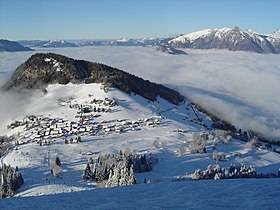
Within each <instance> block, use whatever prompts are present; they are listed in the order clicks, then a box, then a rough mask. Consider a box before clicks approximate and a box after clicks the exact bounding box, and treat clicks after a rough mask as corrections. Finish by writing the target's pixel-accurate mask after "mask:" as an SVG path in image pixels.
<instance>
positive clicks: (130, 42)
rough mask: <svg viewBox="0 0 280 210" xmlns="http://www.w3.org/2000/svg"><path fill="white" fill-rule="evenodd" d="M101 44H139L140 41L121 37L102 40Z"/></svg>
mask: <svg viewBox="0 0 280 210" xmlns="http://www.w3.org/2000/svg"><path fill="white" fill-rule="evenodd" d="M103 45H109V46H141V45H142V43H141V42H139V41H137V40H135V39H130V38H121V39H118V40H114V41H111V42H104V43H103Z"/></svg>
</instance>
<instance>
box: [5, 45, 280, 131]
mask: <svg viewBox="0 0 280 210" xmlns="http://www.w3.org/2000/svg"><path fill="white" fill-rule="evenodd" d="M44 51H46V49H44ZM51 51H53V52H56V53H61V54H64V55H67V56H70V57H73V58H76V59H85V60H90V61H95V62H100V63H104V64H108V65H111V66H113V67H117V68H120V69H122V70H125V71H128V72H130V73H133V74H135V75H138V76H140V77H143V78H145V79H149V80H151V81H155V82H157V83H162V84H166V85H169V86H172V87H175V88H177V89H178V90H180V91H181V92H182V93H183V94H185V95H186V96H188V97H190V98H191V99H192V100H193V101H195V102H197V103H199V104H200V105H201V106H203V107H206V108H207V109H209V110H210V111H213V112H215V113H216V114H218V115H219V116H220V117H222V118H223V119H225V120H228V121H230V122H232V123H234V124H235V125H236V126H237V127H240V128H243V129H250V130H255V131H258V132H262V133H263V134H265V135H266V136H269V137H280V126H279V125H280V97H279V96H278V95H279V90H280V82H279V81H280V59H279V58H280V55H273V54H256V53H248V52H229V51H226V50H187V53H188V55H186V56H183V55H178V56H173V55H168V54H163V53H160V52H156V51H155V50H154V49H152V48H145V47H83V48H75V49H71V48H64V49H51ZM31 53H35V52H29V53H17V54H5V55H3V54H2V55H1V54H0V71H3V70H2V69H7V70H8V71H11V70H12V69H15V68H16V67H17V66H18V65H19V64H20V63H21V62H23V61H24V60H25V59H27V58H28V57H29V56H30V55H31ZM15 55H16V56H15ZM0 77H2V78H3V75H2V74H1V75H0ZM0 81H1V80H0ZM1 101H2V99H1Z"/></svg>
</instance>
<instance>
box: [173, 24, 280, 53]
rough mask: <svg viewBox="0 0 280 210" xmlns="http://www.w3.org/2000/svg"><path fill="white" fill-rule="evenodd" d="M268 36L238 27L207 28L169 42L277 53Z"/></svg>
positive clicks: (181, 44) (176, 45)
mask: <svg viewBox="0 0 280 210" xmlns="http://www.w3.org/2000/svg"><path fill="white" fill-rule="evenodd" d="M268 38H269V37H268V36H265V35H262V34H259V33H257V32H254V31H252V30H247V31H243V30H241V29H240V28H238V27H235V28H220V29H205V30H201V31H197V32H193V33H189V34H183V35H181V36H178V37H175V38H174V39H171V40H170V41H168V44H169V45H171V46H174V47H180V48H194V49H228V50H232V51H251V52H258V53H276V50H275V48H274V46H273V45H272V44H271V43H270V41H269V39H268Z"/></svg>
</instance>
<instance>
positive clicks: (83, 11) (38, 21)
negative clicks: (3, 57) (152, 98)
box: [0, 0, 280, 40]
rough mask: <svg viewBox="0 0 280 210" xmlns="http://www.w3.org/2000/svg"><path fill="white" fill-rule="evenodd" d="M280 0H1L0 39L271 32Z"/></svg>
mask: <svg viewBox="0 0 280 210" xmlns="http://www.w3.org/2000/svg"><path fill="white" fill-rule="evenodd" d="M279 20H280V0H0V39H1V38H2V39H3V38H4V39H10V40H21V39H46V40H48V39H109V38H121V37H130V38H142V37H168V36H171V35H175V34H182V33H187V32H193V31H196V30H200V29H205V28H220V27H234V26H239V27H240V28H242V29H247V28H250V29H253V30H255V31H258V32H260V33H265V34H269V33H272V32H273V31H275V30H276V29H277V28H279V27H280V21H279Z"/></svg>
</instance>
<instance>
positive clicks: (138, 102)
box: [0, 47, 280, 209]
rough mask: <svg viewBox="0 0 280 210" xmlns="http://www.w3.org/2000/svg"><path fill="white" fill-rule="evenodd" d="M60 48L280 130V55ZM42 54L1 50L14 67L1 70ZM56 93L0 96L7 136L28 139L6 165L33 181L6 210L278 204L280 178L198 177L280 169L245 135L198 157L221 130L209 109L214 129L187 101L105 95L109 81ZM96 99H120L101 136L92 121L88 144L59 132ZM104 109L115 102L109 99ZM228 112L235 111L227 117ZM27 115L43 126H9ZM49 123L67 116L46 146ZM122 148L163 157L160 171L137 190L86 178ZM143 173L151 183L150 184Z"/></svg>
mask: <svg viewBox="0 0 280 210" xmlns="http://www.w3.org/2000/svg"><path fill="white" fill-rule="evenodd" d="M39 51H40V52H45V51H43V50H39ZM51 51H53V52H56V53H61V54H64V55H67V56H70V57H73V58H79V59H85V60H91V61H97V62H101V63H105V64H109V65H111V66H114V67H118V68H121V69H123V70H126V71H129V72H131V73H134V74H136V75H139V76H141V77H143V78H145V79H150V80H151V81H156V82H159V83H165V84H168V85H169V86H173V87H176V88H177V89H178V90H180V91H181V92H182V93H185V94H186V95H188V96H189V97H191V98H192V100H194V101H197V102H201V104H202V105H203V104H205V103H206V102H207V103H208V105H209V106H210V107H212V108H213V111H217V112H219V111H221V112H222V114H223V116H224V117H225V118H227V117H229V119H239V118H238V117H241V115H243V118H240V119H239V120H240V123H241V121H244V122H242V123H244V124H245V123H247V126H249V123H248V121H246V120H251V121H250V122H252V123H253V122H254V119H255V118H258V117H259V118H261V120H260V121H257V120H256V119H255V120H256V121H255V122H254V125H255V126H256V127H254V128H255V129H257V128H258V126H260V128H261V129H263V130H266V129H270V130H269V131H271V132H272V134H269V135H271V136H274V137H276V138H277V137H279V136H280V135H278V132H279V124H277V122H278V120H279V116H280V111H279V110H278V109H277V108H276V105H277V104H278V105H279V104H280V103H279V101H278V100H279V98H278V97H272V98H270V97H268V95H272V94H274V96H276V95H277V92H278V90H279V89H277V88H279V86H280V85H279V82H277V83H276V81H275V80H277V79H279V72H277V68H278V69H279V67H280V61H279V59H278V58H279V57H277V55H258V54H254V53H240V52H228V51H196V50H191V51H187V53H188V55H187V56H171V55H166V54H161V53H159V52H156V51H155V50H154V49H153V48H142V47H84V48H78V49H77V48H75V49H72V50H71V49H70V50H69V49H51ZM36 52H38V51H36ZM33 53H34V52H31V53H30V52H28V53H22V54H20V53H15V54H12V53H11V54H9V53H5V54H0V61H2V60H3V62H0V65H1V69H0V70H1V71H3V72H8V73H3V74H1V75H0V76H1V77H2V75H3V77H5V76H4V75H7V74H10V73H11V71H12V70H13V69H14V68H16V67H17V66H18V65H19V64H20V63H21V62H23V61H24V60H26V59H27V58H28V57H29V56H30V55H31V54H33ZM7 60H9V61H10V62H6V61H7ZM264 60H265V61H264ZM252 66H253V67H252ZM214 67H215V68H214ZM225 71H227V72H225ZM255 71H257V72H255ZM238 73H239V74H240V75H239V74H238ZM254 75H255V76H254ZM247 78H252V80H250V79H247ZM263 80H265V81H266V82H265V81H263ZM250 81H251V82H253V83H252V84H251V82H250ZM278 81H279V80H278ZM235 82H236V83H235ZM257 82H258V83H257ZM263 83H265V84H266V85H264V84H263ZM255 84H259V85H262V87H259V86H258V85H255ZM234 88H236V89H234ZM255 88H256V89H255ZM47 90H48V92H47V94H46V95H43V94H42V93H40V92H38V91H37V92H34V93H26V94H21V95H19V94H16V93H13V94H10V93H9V94H7V93H1V105H0V106H1V112H0V116H1V118H2V119H1V124H0V127H1V132H2V133H3V134H8V135H10V134H17V135H18V141H19V142H20V145H19V146H18V147H14V148H13V149H11V150H10V151H9V153H7V154H6V155H5V156H4V157H3V158H1V163H2V162H3V163H6V164H10V165H11V166H13V167H16V166H18V167H19V171H20V172H21V173H22V174H23V178H24V182H25V183H24V184H23V186H22V187H21V188H20V189H19V190H18V192H17V194H16V196H15V197H14V198H7V199H2V200H0V207H1V209H79V208H80V209H227V208H228V209H229V208H230V209H278V208H279V206H280V201H279V197H280V180H279V178H273V179H235V180H204V181H194V180H190V179H189V178H190V176H191V174H192V173H193V172H194V170H195V169H197V168H200V169H203V170H204V169H206V168H207V166H208V165H209V164H212V165H215V164H217V163H218V164H219V165H221V166H222V167H228V166H229V165H230V164H236V165H238V164H245V165H247V166H249V165H251V166H252V167H255V168H256V170H257V172H258V173H278V170H279V168H280V154H278V153H275V152H273V151H272V149H269V150H267V149H265V148H256V147H252V148H249V147H247V146H246V144H245V142H242V141H239V140H236V139H232V140H230V141H229V142H228V143H227V144H226V143H222V142H221V141H218V142H217V139H211V140H210V139H209V140H207V144H206V150H207V153H205V154H191V153H190V152H189V150H188V145H189V143H190V141H192V139H193V134H200V133H210V132H212V131H210V130H209V129H207V128H206V127H208V125H209V124H210V123H211V122H210V119H209V118H208V117H207V116H205V115H204V114H202V113H199V112H198V115H199V117H200V118H201V119H203V122H204V123H205V124H206V127H203V126H200V125H199V124H197V123H195V122H191V119H193V118H195V114H194V112H193V111H192V109H190V107H189V106H188V101H186V103H184V104H182V105H180V106H175V105H173V104H170V103H169V102H167V101H165V100H164V99H162V98H158V101H156V102H149V101H147V100H146V99H144V98H142V97H140V96H138V95H134V94H131V95H127V94H125V93H124V92H121V91H119V90H118V89H115V88H109V91H108V92H104V90H102V89H101V85H100V84H81V85H74V84H68V85H50V86H48V88H47ZM245 90H246V91H245ZM258 91H262V92H258ZM257 96H258V97H260V98H258V97H257ZM93 99H99V100H102V101H106V100H111V99H112V100H114V101H116V102H117V104H118V105H117V106H112V107H110V111H108V112H100V113H98V114H100V116H99V117H98V116H95V117H93V119H92V120H91V124H90V123H89V125H91V126H93V127H94V125H96V126H97V127H98V128H99V130H98V132H97V131H96V132H95V131H92V130H90V131H86V129H87V128H86V126H85V131H83V132H81V133H80V135H81V138H82V142H81V143H74V144H65V143H64V140H63V139H61V138H60V137H59V132H60V129H59V125H60V124H61V123H62V122H63V123H65V124H67V122H70V121H75V122H77V121H78V120H79V117H77V115H79V114H78V112H77V110H76V109H75V108H70V107H69V106H70V105H75V104H83V105H90V104H91V103H90V101H92V100H93ZM206 99H208V101H205V100H206ZM253 99H254V100H253ZM96 106H97V107H99V108H104V109H105V108H106V109H107V108H108V107H107V106H106V105H96ZM186 108H187V109H186ZM214 108H215V109H216V110H215V109H214ZM233 108H234V109H233ZM229 110H230V112H232V113H228V112H229ZM268 110H269V111H268ZM245 111H246V112H245ZM224 114H225V115H224ZM27 115H35V116H36V118H37V119H38V121H40V123H41V122H42V127H40V129H38V128H30V129H27V128H26V127H25V126H20V127H18V128H15V129H12V130H7V127H6V126H7V125H8V124H10V123H12V122H14V121H15V120H23V119H24V118H25V117H26V116H27ZM233 116H235V117H236V118H234V117H233ZM231 117H233V118H231ZM270 117H271V118H270ZM43 119H46V120H54V119H57V120H62V121H61V122H60V121H58V122H57V127H55V128H53V130H56V131H57V133H54V134H51V133H48V134H45V135H50V136H52V137H53V138H52V140H51V142H48V143H50V145H46V144H48V143H47V142H46V143H44V144H43V145H42V146H40V145H39V144H38V143H37V142H36V141H38V136H37V133H38V131H42V130H43V129H44V127H43V124H44V123H45V122H43V121H44V120H43ZM268 119H269V120H268ZM25 120H26V118H25ZM22 122H24V120H23V121H22ZM236 123H239V121H238V120H237V121H236ZM242 126H245V125H243V124H242ZM120 127H121V128H120ZM242 128H246V127H242ZM120 130H122V132H120ZM45 131H48V130H45ZM54 136H56V137H54ZM73 136H74V135H73ZM46 141H49V140H48V139H47V140H46ZM24 142H25V143H24ZM216 143H217V145H216V150H217V151H218V152H222V153H223V154H225V155H226V161H218V162H217V161H216V160H214V159H213V157H212V154H213V151H214V148H213V145H214V144H216ZM182 149H184V152H183V153H184V154H182ZM120 150H123V151H124V150H126V151H131V152H133V153H139V154H150V153H151V154H154V155H156V157H157V158H158V163H157V164H156V165H155V166H154V169H153V170H152V171H151V172H145V173H136V179H137V184H136V185H134V186H126V187H113V188H106V189H101V188H99V186H97V185H98V184H96V183H95V182H84V181H83V180H82V173H83V170H84V168H85V166H86V163H87V162H88V159H89V158H90V157H92V158H93V159H96V158H98V156H99V154H100V153H102V154H105V153H118V152H119V151H120ZM57 155H58V156H59V158H60V160H61V162H62V166H61V167H62V174H61V176H59V177H53V176H52V174H51V172H50V165H52V162H53V161H54V159H55V157H56V156H57ZM144 179H147V180H148V182H149V183H146V184H145V183H143V181H144ZM178 179H183V180H184V181H178Z"/></svg>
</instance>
